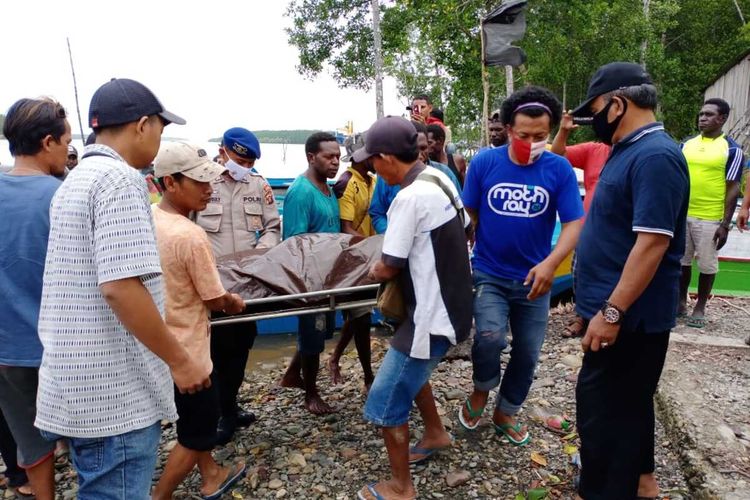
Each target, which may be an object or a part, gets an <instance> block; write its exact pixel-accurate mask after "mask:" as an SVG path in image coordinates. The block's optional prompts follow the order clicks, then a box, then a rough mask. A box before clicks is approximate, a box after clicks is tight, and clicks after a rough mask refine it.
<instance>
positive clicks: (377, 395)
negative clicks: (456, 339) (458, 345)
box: [364, 336, 451, 427]
mask: <svg viewBox="0 0 750 500" xmlns="http://www.w3.org/2000/svg"><path fill="white" fill-rule="evenodd" d="M450 346H451V342H450V340H448V339H447V338H445V337H438V336H432V337H431V338H430V359H418V358H412V357H411V356H409V355H407V354H404V353H403V352H401V351H399V350H397V349H394V348H393V346H391V347H389V348H388V352H386V353H385V357H384V358H383V362H382V364H381V365H380V368H379V369H378V373H377V375H376V376H375V381H374V382H373V383H372V387H371V388H370V392H369V394H368V395H367V402H366V403H365V409H364V416H365V420H368V421H370V422H372V423H373V424H375V425H377V426H378V427H398V426H399V425H404V424H405V423H407V422H408V421H409V412H410V411H411V407H412V406H413V403H414V399H415V398H416V397H417V394H419V391H420V390H422V387H424V385H425V384H426V383H427V382H428V381H429V380H430V375H432V371H433V370H434V369H435V368H436V367H437V365H438V364H439V363H440V361H441V360H442V359H443V356H445V353H446V352H448V349H449V348H450Z"/></svg>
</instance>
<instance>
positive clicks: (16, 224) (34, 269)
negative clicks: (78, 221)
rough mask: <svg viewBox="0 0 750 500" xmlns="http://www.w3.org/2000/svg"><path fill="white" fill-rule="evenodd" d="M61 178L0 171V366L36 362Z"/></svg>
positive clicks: (37, 363)
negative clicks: (54, 203)
mask: <svg viewBox="0 0 750 500" xmlns="http://www.w3.org/2000/svg"><path fill="white" fill-rule="evenodd" d="M60 184H61V182H60V181H59V180H58V179H56V178H55V177H52V176H51V175H29V176H21V175H7V174H0V213H2V217H0V302H2V304H3V306H2V307H0V365H6V366H25V367H34V368H36V367H38V366H39V365H40V363H41V361H42V343H41V342H40V340H39V332H38V330H37V323H38V322H39V306H40V304H41V301H42V279H43V276H44V261H45V259H46V257H47V240H48V239H49V208H50V203H51V202H52V196H53V195H54V194H55V191H57V188H58V187H60Z"/></svg>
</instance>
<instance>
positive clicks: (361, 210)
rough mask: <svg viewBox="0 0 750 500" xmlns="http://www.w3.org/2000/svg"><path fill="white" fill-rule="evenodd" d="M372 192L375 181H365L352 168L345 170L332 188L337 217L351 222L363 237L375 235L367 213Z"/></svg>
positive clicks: (371, 179)
mask: <svg viewBox="0 0 750 500" xmlns="http://www.w3.org/2000/svg"><path fill="white" fill-rule="evenodd" d="M368 181H369V182H368ZM374 191H375V179H373V178H370V179H365V178H364V177H362V175H360V173H359V172H357V171H356V170H354V169H353V168H352V167H349V168H347V169H346V172H344V173H343V174H342V175H341V177H339V180H338V181H337V182H336V184H335V185H334V186H333V192H334V193H336V198H338V200H339V212H340V215H339V217H340V218H341V220H346V221H351V223H352V226H353V227H354V229H355V230H357V231H359V232H360V233H361V234H363V235H364V236H372V235H374V234H375V228H374V227H373V226H372V220H370V213H369V210H370V202H371V201H372V193H373V192H374Z"/></svg>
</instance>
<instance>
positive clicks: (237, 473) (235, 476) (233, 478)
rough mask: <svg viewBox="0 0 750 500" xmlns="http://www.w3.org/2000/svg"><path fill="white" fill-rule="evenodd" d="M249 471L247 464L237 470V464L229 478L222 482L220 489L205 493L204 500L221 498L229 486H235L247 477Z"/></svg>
mask: <svg viewBox="0 0 750 500" xmlns="http://www.w3.org/2000/svg"><path fill="white" fill-rule="evenodd" d="M246 472H247V465H246V464H242V467H240V468H239V470H237V465H235V469H234V471H233V472H230V473H229V475H228V476H227V478H226V479H225V480H224V482H223V483H221V486H219V489H218V490H216V491H215V492H213V493H211V494H210V495H205V496H204V497H203V500H219V498H221V496H222V495H223V494H224V493H226V492H227V491H228V490H229V488H231V487H232V486H234V484H235V483H236V482H237V481H239V480H240V479H242V478H243V477H245V473H246Z"/></svg>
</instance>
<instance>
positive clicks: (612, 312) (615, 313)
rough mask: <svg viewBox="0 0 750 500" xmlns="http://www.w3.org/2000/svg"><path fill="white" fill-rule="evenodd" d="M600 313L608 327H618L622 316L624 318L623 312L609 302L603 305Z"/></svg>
mask: <svg viewBox="0 0 750 500" xmlns="http://www.w3.org/2000/svg"><path fill="white" fill-rule="evenodd" d="M601 311H602V316H603V317H604V321H606V322H607V323H609V324H610V325H619V324H620V323H622V318H623V316H625V311H623V310H622V309H620V308H619V307H617V306H616V305H614V304H613V303H611V302H610V301H607V302H605V303H604V305H603V306H602V309H601Z"/></svg>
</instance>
